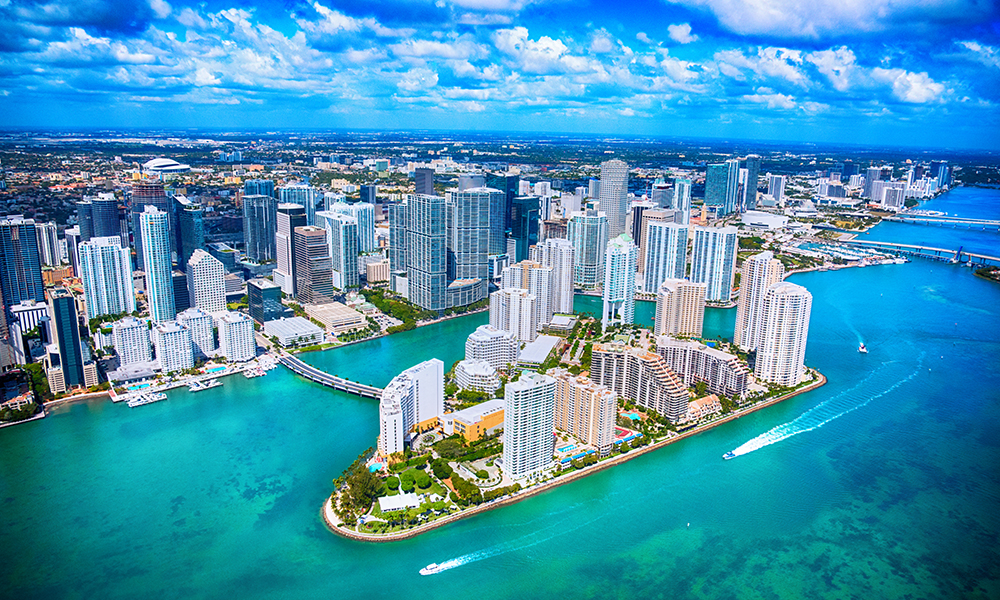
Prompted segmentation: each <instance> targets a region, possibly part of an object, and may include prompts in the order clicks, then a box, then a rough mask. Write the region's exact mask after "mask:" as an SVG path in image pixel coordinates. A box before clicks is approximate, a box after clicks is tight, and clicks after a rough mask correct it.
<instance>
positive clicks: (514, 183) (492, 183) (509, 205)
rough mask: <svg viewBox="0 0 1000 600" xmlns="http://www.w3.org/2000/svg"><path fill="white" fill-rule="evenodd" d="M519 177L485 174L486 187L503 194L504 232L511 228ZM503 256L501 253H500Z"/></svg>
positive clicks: (505, 174)
mask: <svg viewBox="0 0 1000 600" xmlns="http://www.w3.org/2000/svg"><path fill="white" fill-rule="evenodd" d="M519 183H520V177H519V176H517V175H512V174H509V173H487V174H486V187H488V188H491V189H494V190H500V191H501V192H503V194H504V209H503V214H504V226H503V228H504V230H507V229H510V228H511V219H510V218H511V214H512V210H513V206H514V198H516V197H517V196H518V189H519V188H518V184H519ZM418 193H419V192H418ZM501 254H503V252H501Z"/></svg>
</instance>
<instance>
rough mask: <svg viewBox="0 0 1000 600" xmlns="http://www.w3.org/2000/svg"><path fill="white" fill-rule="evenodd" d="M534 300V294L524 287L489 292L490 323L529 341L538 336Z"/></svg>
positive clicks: (536, 312)
mask: <svg viewBox="0 0 1000 600" xmlns="http://www.w3.org/2000/svg"><path fill="white" fill-rule="evenodd" d="M536 302H537V298H535V295H534V294H530V293H528V290H525V289H518V288H506V289H501V290H497V291H495V292H493V293H492V294H490V325H491V326H493V327H496V328H497V329H502V330H504V331H510V332H513V333H514V335H515V336H517V339H518V340H520V341H522V342H530V341H532V340H534V339H535V338H536V337H537V336H538V310H537V309H536Z"/></svg>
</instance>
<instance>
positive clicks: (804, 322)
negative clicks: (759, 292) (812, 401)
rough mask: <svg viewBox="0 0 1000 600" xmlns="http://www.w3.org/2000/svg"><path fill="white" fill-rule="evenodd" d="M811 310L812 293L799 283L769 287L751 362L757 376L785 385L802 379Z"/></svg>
mask: <svg viewBox="0 0 1000 600" xmlns="http://www.w3.org/2000/svg"><path fill="white" fill-rule="evenodd" d="M811 309H812V294H810V293H809V291H808V290H807V289H806V288H804V287H802V286H801V285H795V284H794V283H788V282H787V281H782V282H780V283H776V284H774V285H772V286H771V287H769V288H768V290H767V293H766V294H765V295H764V303H763V310H762V311H761V319H762V326H761V329H762V332H761V336H760V339H759V340H758V342H757V362H756V364H755V365H754V374H755V375H756V376H757V379H760V380H761V381H767V382H770V383H776V384H778V385H784V386H793V385H797V384H798V383H799V382H800V381H802V375H803V374H804V373H805V357H806V342H807V341H808V338H809V313H810V311H811Z"/></svg>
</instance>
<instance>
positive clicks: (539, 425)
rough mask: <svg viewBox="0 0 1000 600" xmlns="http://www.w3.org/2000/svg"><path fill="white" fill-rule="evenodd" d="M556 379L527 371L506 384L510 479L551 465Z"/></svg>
mask: <svg viewBox="0 0 1000 600" xmlns="http://www.w3.org/2000/svg"><path fill="white" fill-rule="evenodd" d="M555 395H556V380H555V379H553V378H552V377H549V376H548V375H539V374H538V373H532V372H530V371H525V372H524V373H522V375H521V378H520V379H518V380H517V381H514V382H511V383H508V384H507V385H506V386H505V387H504V414H503V457H502V459H501V460H502V461H503V464H502V465H501V468H502V469H503V471H504V473H506V474H507V475H508V476H509V477H510V478H511V479H523V478H525V477H528V476H531V475H534V474H537V473H540V472H542V471H544V470H546V469H548V468H551V467H552V464H553V461H552V455H553V450H554V447H553V444H554V439H555V438H554V437H553V434H552V426H553V423H554V420H555Z"/></svg>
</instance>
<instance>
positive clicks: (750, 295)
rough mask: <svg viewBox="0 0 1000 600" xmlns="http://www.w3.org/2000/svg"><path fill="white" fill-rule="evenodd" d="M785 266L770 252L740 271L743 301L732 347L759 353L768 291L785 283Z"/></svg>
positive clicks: (748, 263)
mask: <svg viewBox="0 0 1000 600" xmlns="http://www.w3.org/2000/svg"><path fill="white" fill-rule="evenodd" d="M784 275H785V266H784V265H782V264H781V261H780V260H778V259H776V258H774V254H773V253H771V252H770V251H765V252H761V253H759V254H754V255H753V256H751V257H749V258H747V259H746V260H744V261H743V267H742V268H741V270H740V299H739V302H738V303H737V308H736V331H735V332H734V334H733V343H735V344H736V345H737V346H739V347H740V349H741V350H743V351H745V352H753V351H754V350H756V349H757V344H758V341H759V340H760V336H761V333H762V325H763V320H762V318H761V317H762V314H761V313H762V311H763V309H764V296H765V295H766V294H767V290H768V288H770V287H771V286H772V285H773V284H775V283H778V282H779V281H781V280H782V279H784Z"/></svg>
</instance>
